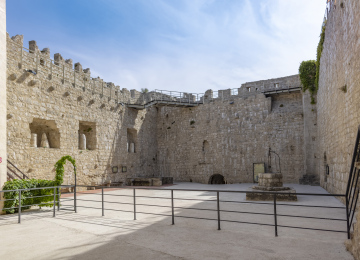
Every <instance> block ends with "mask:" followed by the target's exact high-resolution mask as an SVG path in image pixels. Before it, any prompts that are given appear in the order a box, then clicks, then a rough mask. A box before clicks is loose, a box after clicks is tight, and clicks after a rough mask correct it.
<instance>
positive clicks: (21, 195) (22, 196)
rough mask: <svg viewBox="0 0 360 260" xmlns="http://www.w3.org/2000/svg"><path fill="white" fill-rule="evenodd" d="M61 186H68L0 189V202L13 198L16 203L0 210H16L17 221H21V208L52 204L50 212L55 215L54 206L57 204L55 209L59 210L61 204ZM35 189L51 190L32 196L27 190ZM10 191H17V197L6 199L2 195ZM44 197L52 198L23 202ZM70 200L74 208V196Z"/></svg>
mask: <svg viewBox="0 0 360 260" xmlns="http://www.w3.org/2000/svg"><path fill="white" fill-rule="evenodd" d="M63 187H69V186H53V187H41V188H28V189H17V190H0V203H1V202H4V203H5V202H6V201H14V200H15V204H16V205H15V206H14V207H3V208H2V211H9V210H14V212H17V214H18V223H21V215H22V213H23V208H25V209H29V208H31V207H33V206H38V207H40V208H41V207H45V206H49V205H51V204H52V213H53V217H55V216H56V213H55V209H56V206H57V210H58V211H60V205H61V200H60V194H61V193H60V189H61V188H63ZM37 190H47V191H51V190H52V194H48V195H42V196H33V195H32V194H29V192H31V191H37ZM11 192H12V193H17V197H16V198H13V199H7V198H6V196H4V194H5V193H11ZM74 194H75V193H74ZM45 197H53V199H52V200H48V201H46V202H41V203H38V204H34V203H32V204H23V202H25V201H26V200H31V199H38V198H45ZM70 200H74V208H76V197H75V198H74V199H70ZM64 210H66V209H64Z"/></svg>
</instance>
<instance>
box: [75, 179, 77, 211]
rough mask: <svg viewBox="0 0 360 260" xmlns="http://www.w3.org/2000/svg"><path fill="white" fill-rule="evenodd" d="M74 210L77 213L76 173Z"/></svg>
mask: <svg viewBox="0 0 360 260" xmlns="http://www.w3.org/2000/svg"><path fill="white" fill-rule="evenodd" d="M74 211H75V213H77V208H76V174H75V186H74Z"/></svg>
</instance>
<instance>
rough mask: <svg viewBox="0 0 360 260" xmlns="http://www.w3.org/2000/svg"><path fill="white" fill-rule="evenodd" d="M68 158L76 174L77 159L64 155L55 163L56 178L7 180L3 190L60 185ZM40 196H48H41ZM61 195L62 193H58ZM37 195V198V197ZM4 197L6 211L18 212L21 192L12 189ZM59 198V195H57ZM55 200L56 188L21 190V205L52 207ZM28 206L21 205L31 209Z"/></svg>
mask: <svg viewBox="0 0 360 260" xmlns="http://www.w3.org/2000/svg"><path fill="white" fill-rule="evenodd" d="M66 160H68V161H70V162H71V163H72V164H73V166H74V174H76V164H75V160H74V159H73V158H72V157H71V156H69V155H66V156H63V157H62V158H61V159H60V160H59V161H57V162H56V164H55V170H56V175H55V179H54V180H41V179H23V180H17V179H15V180H11V181H7V182H5V184H4V186H3V190H18V189H31V188H44V187H53V186H59V185H61V184H62V183H63V181H64V164H65V163H66ZM39 196H46V197H40V198H37V197H39ZM57 196H60V194H57ZM35 197H36V198H35ZM4 198H5V199H6V201H5V202H4V208H10V209H4V210H3V211H5V212H6V213H15V212H18V208H17V207H18V206H19V192H18V191H10V192H4ZM56 200H58V197H56ZM53 201H54V189H53V188H52V189H39V190H27V191H22V192H21V205H22V206H23V205H24V206H26V205H32V204H38V205H39V206H40V207H52V206H53V205H54V204H53V203H51V202H53ZM29 208H30V206H28V207H21V209H22V210H23V209H29Z"/></svg>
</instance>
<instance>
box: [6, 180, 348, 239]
mask: <svg viewBox="0 0 360 260" xmlns="http://www.w3.org/2000/svg"><path fill="white" fill-rule="evenodd" d="M61 188H70V189H73V192H70V194H73V195H74V197H73V198H66V199H65V200H61V199H60V196H59V195H60V189H61ZM77 188H87V189H89V188H96V189H100V190H101V191H100V190H99V191H98V192H97V191H95V193H94V192H93V191H90V192H91V193H89V191H77ZM39 189H47V190H49V189H52V190H53V191H52V194H50V195H44V196H30V197H25V196H24V194H25V192H26V191H31V190H39ZM106 189H111V190H112V191H113V190H130V191H132V194H131V195H129V194H114V193H109V192H107V193H105V191H106ZM139 190H143V191H147V190H151V191H153V190H157V191H162V192H168V196H145V195H137V191H139ZM5 192H17V193H18V198H20V199H18V203H17V205H16V206H15V207H11V208H3V210H8V209H15V210H17V214H18V223H21V214H22V208H24V207H27V208H29V207H31V206H42V205H44V204H31V205H23V204H22V201H24V200H26V199H28V198H36V197H46V196H52V197H53V200H52V201H51V202H47V203H48V204H49V203H52V213H53V214H52V216H53V217H55V216H56V206H57V211H60V210H69V211H74V212H75V213H77V209H78V208H89V209H97V210H100V211H101V216H105V212H106V211H119V212H127V213H132V214H133V218H134V220H136V219H137V214H147V215H156V216H167V217H171V224H172V225H175V219H176V218H187V219H197V220H208V221H216V222H217V229H218V230H221V223H240V224H250V225H260V226H270V227H274V233H275V236H278V229H279V228H293V229H305V230H316V231H327V232H338V233H348V235H349V232H350V231H349V229H347V230H339V229H331V228H329V229H327V228H312V227H306V226H305V227H304V226H299V225H288V224H282V223H280V222H279V220H278V217H283V218H297V219H299V218H300V219H312V220H314V219H315V220H321V221H322V222H324V221H340V222H347V223H348V222H349V219H348V218H349V215H348V214H346V216H347V218H333V217H319V216H306V215H294V214H281V213H278V210H279V208H281V207H307V208H325V209H336V210H339V209H340V210H344V213H345V209H347V207H338V206H324V205H304V204H290V203H279V202H278V196H279V195H280V194H281V192H262V191H232V190H194V189H163V188H141V187H136V188H135V187H131V188H130V187H125V188H113V187H111V188H110V187H108V186H87V185H77V186H75V185H64V186H55V187H44V188H31V189H18V190H2V191H0V194H1V193H5ZM186 192H209V193H213V194H214V195H215V196H216V198H215V199H213V198H210V199H202V198H200V197H198V196H197V197H195V198H193V197H190V198H189V197H186V198H184V197H178V196H175V195H178V194H184V193H186ZM249 192H250V193H256V194H261V193H266V194H272V195H273V200H272V201H271V202H258V201H241V200H228V199H220V195H221V194H228V193H232V194H244V193H249ZM81 193H83V194H84V193H86V194H89V195H99V196H101V197H100V198H99V199H98V200H91V199H87V198H86V199H81V198H80V199H79V198H78V196H76V195H77V194H81ZM68 194H69V193H68ZM293 195H297V196H321V197H334V196H336V197H345V196H346V195H344V194H319V193H293ZM2 197H3V196H2ZM110 197H115V198H117V200H116V201H109V200H106V198H110ZM124 198H128V199H129V198H130V199H131V200H130V202H126V201H124ZM140 198H142V199H143V198H149V199H152V200H153V201H155V200H157V199H159V200H166V201H168V202H169V203H168V205H160V204H156V203H153V202H152V203H151V204H147V203H139V202H137V199H140ZM7 200H9V199H3V200H1V201H2V202H4V201H7ZM64 201H73V205H63V202H64ZM82 201H83V202H98V203H99V204H100V205H101V206H100V207H91V206H88V205H86V206H84V205H78V202H82ZM178 201H196V202H212V203H214V208H201V207H195V206H189V207H184V206H178V205H177V202H178ZM105 203H106V208H105ZM45 204H46V203H45ZM116 204H117V205H128V206H131V207H132V210H127V209H121V208H120V209H119V208H114V207H111V206H109V205H116ZM229 204H230V205H231V204H238V205H241V204H251V205H259V206H265V205H267V206H272V207H273V212H254V211H246V210H233V209H231V210H229V209H225V205H229ZM138 206H147V207H160V208H165V209H168V213H166V212H165V213H153V212H146V211H139V210H137V207H138ZM181 209H183V210H191V211H202V212H215V213H216V216H217V217H216V218H211V217H208V216H207V215H206V216H205V217H199V216H191V215H184V214H181V215H180V214H175V210H181ZM222 213H226V214H233V215H234V216H235V217H236V216H238V215H237V214H247V215H263V216H272V217H273V223H263V222H260V221H258V222H255V221H242V220H241V218H240V219H239V218H238V217H236V218H235V219H228V218H224V217H223V216H222ZM329 215H330V214H329ZM344 215H345V214H344Z"/></svg>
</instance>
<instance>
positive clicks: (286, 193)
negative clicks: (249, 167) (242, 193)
mask: <svg viewBox="0 0 360 260" xmlns="http://www.w3.org/2000/svg"><path fill="white" fill-rule="evenodd" d="M258 177H259V185H258V186H253V187H252V188H251V190H249V191H251V192H247V193H246V200H265V201H266V200H274V194H273V192H277V195H276V199H277V200H280V201H297V196H296V194H295V193H296V191H295V190H294V189H292V188H290V187H283V175H282V174H281V173H259V175H258ZM254 191H261V193H260V192H259V193H257V192H254Z"/></svg>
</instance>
